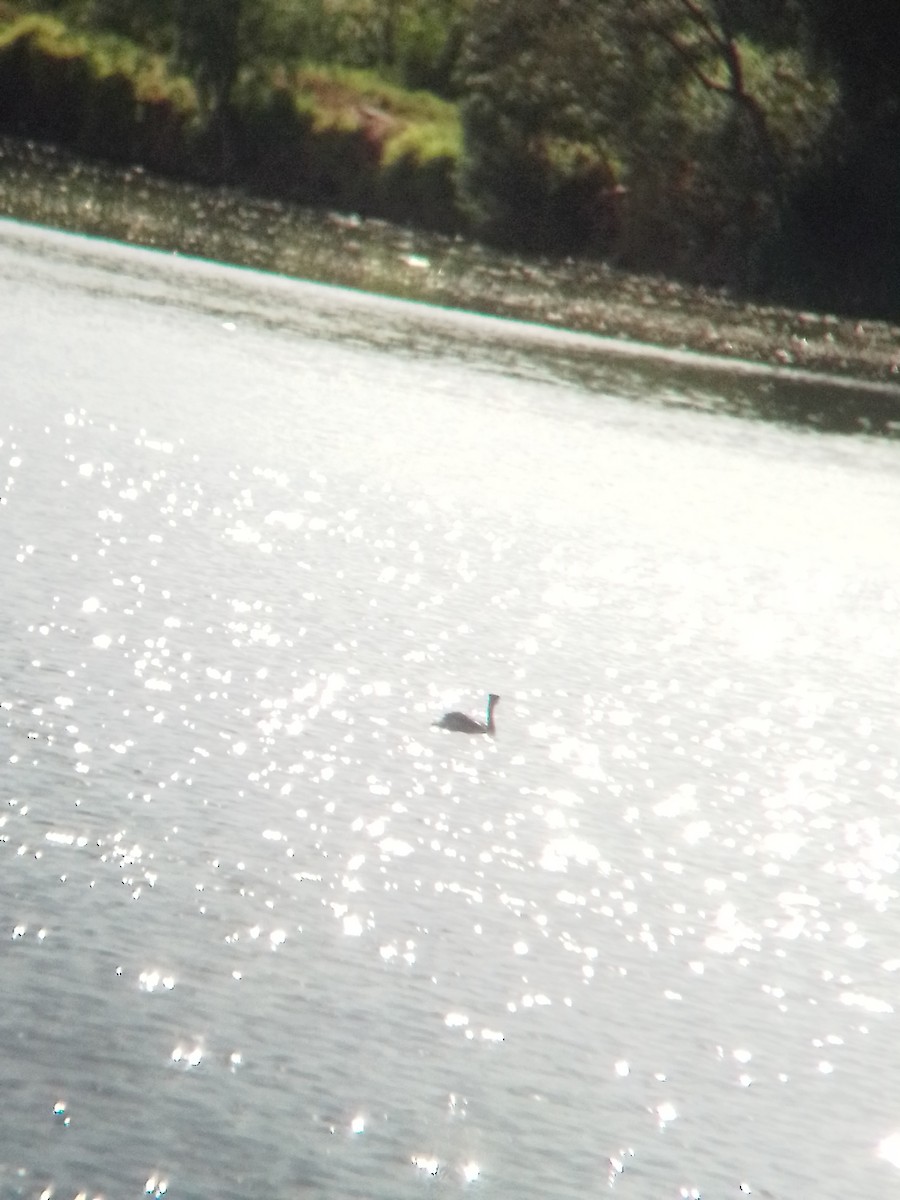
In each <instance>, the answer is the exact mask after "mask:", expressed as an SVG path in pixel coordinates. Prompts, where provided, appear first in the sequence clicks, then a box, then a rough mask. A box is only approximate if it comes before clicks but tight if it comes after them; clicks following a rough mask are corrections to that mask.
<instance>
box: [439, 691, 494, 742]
mask: <svg viewBox="0 0 900 1200" xmlns="http://www.w3.org/2000/svg"><path fill="white" fill-rule="evenodd" d="M499 702H500V697H499V696H495V695H494V693H493V692H491V694H490V695H489V696H488V702H487V720H486V721H476V720H475V719H474V717H470V716H468V715H467V714H466V713H462V712H448V713H444V715H443V716H442V717H441V719H440V720H439V721H432V722H431V723H432V725H436V726H437V727H438V729H450V730H452V731H453V732H454V733H489V734H490V735H491V736H492V737H493V735H494V709H495V708H496V707H497V704H498V703H499Z"/></svg>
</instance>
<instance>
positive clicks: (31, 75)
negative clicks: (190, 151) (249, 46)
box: [0, 16, 196, 170]
mask: <svg viewBox="0 0 900 1200" xmlns="http://www.w3.org/2000/svg"><path fill="white" fill-rule="evenodd" d="M195 111H196V101H195V98H194V93H193V89H192V88H191V86H190V84H189V83H188V82H187V81H186V80H183V79H178V78H173V77H171V76H169V75H168V73H167V72H166V70H165V67H164V64H163V62H162V61H161V60H160V59H159V58H157V57H154V56H152V55H150V54H148V53H147V52H145V51H142V50H140V49H139V48H138V47H136V46H134V45H133V44H130V43H128V42H125V41H123V40H121V39H119V38H115V37H111V36H105V37H101V38H88V37H85V36H82V35H74V34H72V33H71V32H70V31H69V30H67V29H66V27H65V26H64V25H62V24H61V23H60V22H59V21H57V20H54V19H53V18H50V17H42V16H30V17H24V18H22V19H21V20H19V21H16V22H14V23H13V24H12V25H10V26H8V27H7V28H6V29H5V30H4V31H3V32H2V34H0V112H2V114H3V127H4V129H5V130H6V131H7V132H12V133H18V134H21V135H25V136H29V137H38V138H44V139H46V140H48V141H53V142H56V143H58V144H62V145H67V146H71V147H72V148H73V149H76V150H78V151H81V152H82V153H85V154H95V155H99V156H101V157H106V158H110V159H113V160H115V161H122V162H138V161H143V162H146V163H147V164H148V165H150V166H154V167H156V168H157V169H161V170H172V169H176V168H177V166H178V163H179V155H180V148H181V147H182V145H183V140H184V130H185V128H186V127H187V126H188V124H189V123H190V121H191V119H192V117H193V115H194V113H195Z"/></svg>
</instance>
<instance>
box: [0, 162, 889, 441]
mask: <svg viewBox="0 0 900 1200" xmlns="http://www.w3.org/2000/svg"><path fill="white" fill-rule="evenodd" d="M0 213H3V214H5V215H7V216H11V217H15V218H18V219H20V220H25V221H34V222H37V223H40V224H44V225H50V226H55V227H58V228H61V229H69V230H73V231H77V232H83V233H88V234H93V235H96V236H100V237H110V238H115V239H118V240H121V241H125V242H133V243H136V244H141V245H146V246H153V247H156V248H158V249H162V250H169V251H177V252H182V253H188V254H194V255H198V256H201V257H204V258H210V259H216V260H219V261H222V262H232V263H237V264H243V265H248V266H253V267H259V268H262V269H264V270H271V271H277V272H280V273H283V274H287V275H294V276H298V277H301V278H305V279H312V280H320V281H322V282H326V283H336V284H343V285H345V286H348V287H355V288H360V289H363V290H367V291H372V292H378V293H381V294H384V295H391V296H400V297H406V298H410V299H415V300H421V301H426V302H429V303H434V304H441V305H446V306H450V307H458V308H465V309H469V310H472V311H478V312H485V313H493V314H497V315H501V316H508V317H514V318H518V319H521V320H530V321H538V322H542V323H545V324H548V325H553V326H556V327H562V328H569V329H574V330H581V331H585V332H590V333H599V334H605V335H608V336H612V337H617V338H625V339H631V340H635V341H641V342H651V343H654V344H657V345H660V346H663V347H669V348H672V349H689V350H696V351H700V352H703V353H709V354H716V355H723V356H726V357H729V358H735V359H746V360H750V361H753V362H759V363H770V364H772V365H775V366H779V367H784V368H785V369H786V370H788V371H790V369H791V368H792V367H801V368H805V369H807V370H811V371H821V372H829V373H836V374H841V375H845V376H852V377H856V378H859V379H865V380H869V381H873V382H877V383H880V384H883V385H888V387H889V388H890V389H891V395H892V397H893V398H890V397H888V399H887V400H886V405H887V407H886V408H885V410H884V417H883V420H884V422H885V423H887V422H889V421H890V422H892V421H896V420H898V419H900V327H897V326H892V325H888V324H886V323H883V322H877V321H866V322H864V323H860V322H854V321H848V320H843V319H839V318H837V317H833V316H828V315H823V314H815V313H803V312H795V311H792V310H789V309H784V308H776V307H772V306H762V305H748V304H741V303H737V302H735V301H733V300H731V299H729V298H728V297H727V296H726V295H723V294H720V293H715V292H709V291H706V290H704V289H700V288H689V287H684V286H680V285H677V284H672V283H670V282H667V281H665V280H660V279H655V278H648V277H638V276H633V275H628V274H625V273H623V272H619V271H615V270H612V269H611V268H608V267H604V266H602V265H600V264H597V263H586V262H576V261H568V262H553V261H550V260H543V259H522V258H518V257H515V256H513V255H508V254H502V253H500V252H497V251H493V250H489V249H487V248H485V247H483V246H480V245H478V244H475V243H471V242H468V241H466V240H464V239H462V238H460V237H458V236H457V237H448V236H442V235H439V234H433V233H432V234H429V233H426V232H422V231H416V232H413V231H410V230H408V229H403V228H402V227H399V226H394V225H390V224H387V223H385V222H383V221H378V220H366V219H363V218H361V217H359V216H346V215H339V214H337V213H334V212H332V213H318V212H315V211H312V210H309V209H305V208H302V207H299V206H296V205H292V204H288V203H285V202H281V201H268V202H264V201H260V200H254V199H250V198H248V197H246V196H242V195H240V194H237V193H234V192H232V191H229V190H227V189H221V188H220V189H210V188H205V187H201V186H197V185H191V184H186V183H172V182H171V181H167V180H161V179H158V178H155V177H154V176H152V175H150V174H148V173H146V172H144V171H142V170H135V169H127V170H125V169H110V168H104V167H99V166H97V165H96V164H91V163H86V162H84V161H81V160H79V159H77V158H74V157H72V156H71V155H69V154H66V153H63V152H60V151H57V150H52V149H49V148H47V147H42V146H39V145H28V144H26V143H24V142H21V141H17V140H12V139H5V140H0Z"/></svg>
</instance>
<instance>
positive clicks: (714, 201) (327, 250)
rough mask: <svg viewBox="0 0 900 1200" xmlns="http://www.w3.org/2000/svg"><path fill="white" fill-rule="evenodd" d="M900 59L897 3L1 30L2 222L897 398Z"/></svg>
mask: <svg viewBox="0 0 900 1200" xmlns="http://www.w3.org/2000/svg"><path fill="white" fill-rule="evenodd" d="M898 58H900V6H897V5H895V4H892V3H890V2H885V0H860V3H859V4H857V5H855V6H847V5H845V4H843V3H841V0H816V3H813V0H795V2H794V3H792V4H784V3H780V2H779V0H608V2H607V3H605V4H603V5H597V4H596V3H592V2H591V0H566V2H565V3H561V2H560V0H383V2H382V3H374V0H192V2H191V3H189V4H188V3H184V2H183V0H141V2H140V3H139V2H138V0H45V2H43V3H8V2H6V0H0V134H2V135H3V137H2V142H0V211H3V212H4V213H6V214H8V215H10V216H15V217H19V218H22V219H26V220H36V221H40V222H44V223H48V224H55V225H59V226H61V227H64V228H75V229H81V230H85V231H90V232H94V233H99V234H104V235H107V236H112V237H118V238H123V239H125V240H131V241H135V242H142V243H145V244H149V245H158V246H160V247H165V248H167V249H171V250H180V251H184V252H190V253H198V254H201V255H204V256H207V257H218V258H223V259H224V260H225V261H240V262H247V263H249V264H252V265H257V266H262V267H265V268H268V269H275V270H281V271H285V272H287V273H290V274H297V275H301V276H304V277H307V278H316V279H323V280H326V281H331V282H339V283H346V284H349V285H351V286H358V287H364V288H369V289H371V290H375V291H381V292H385V293H388V294H394V295H407V296H411V297H414V298H419V299H424V300H429V301H433V302H435V303H442V304H454V305H460V306H463V307H467V308H471V309H476V310H481V311H489V312H495V313H499V314H503V315H509V316H515V317H521V318H525V319H534V320H538V321H543V322H546V323H549V324H558V325H564V326H566V327H570V328H573V329H581V330H589V331H594V332H600V333H607V334H611V335H614V336H618V337H624V338H628V339H636V340H642V341H645V340H646V341H652V342H656V343H659V344H662V345H665V346H670V347H685V348H691V349H698V350H702V351H706V352H711V353H716V354H723V355H727V356H734V357H741V358H749V359H751V360H755V361H762V362H771V363H774V364H781V365H784V366H791V365H796V366H802V367H806V368H809V369H812V370H827V371H836V372H843V373H852V374H856V375H859V376H864V377H866V378H868V379H871V380H880V381H883V382H886V383H891V382H897V383H898V384H900V328H898V327H897V325H896V324H893V323H892V322H896V321H897V320H898V318H900V72H897V71H895V70H893V69H892V67H891V63H896V61H898ZM100 163H103V164H106V165H105V167H101V166H100V165H94V164H100ZM173 206H174V208H177V214H176V213H175V212H174V208H173ZM300 206H304V207H300ZM310 208H312V209H315V210H317V211H318V214H319V215H316V214H315V213H314V212H313V211H310ZM337 213H342V214H348V215H344V216H337V215H335V214H337ZM192 214H193V215H192ZM328 214H330V215H328ZM173 218H174V219H173ZM386 222H387V223H390V224H386ZM392 226H393V228H392ZM239 228H240V230H241V231H242V232H241V236H240V237H238V236H237V234H238V231H239ZM412 231H414V232H412ZM335 247H337V248H338V249H339V252H338V253H335V252H334V249H335ZM814 310H819V311H825V312H831V313H834V314H836V315H834V316H819V315H816V314H815V312H814Z"/></svg>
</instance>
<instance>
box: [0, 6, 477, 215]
mask: <svg viewBox="0 0 900 1200" xmlns="http://www.w3.org/2000/svg"><path fill="white" fill-rule="evenodd" d="M0 133H4V134H8V135H12V136H14V137H17V138H24V139H34V140H38V141H42V142H48V143H51V144H53V145H55V146H57V147H61V148H63V149H67V150H71V151H72V152H74V153H76V154H78V155H81V156H84V157H88V158H97V159H102V160H105V161H107V162H110V163H113V164H118V165H127V166H133V165H140V166H141V167H144V168H146V169H147V170H149V171H152V172H155V173H158V174H162V175H166V176H169V177H173V178H181V179H188V180H193V181H195V182H201V183H205V184H208V185H227V186H231V187H238V188H244V189H246V190H247V191H248V192H251V193H253V194H254V195H257V196H261V197H265V198H277V199H283V200H289V201H293V202H296V203H302V204H311V205H320V206H326V205H327V206H331V207H335V208H341V209H345V210H352V211H354V212H359V213H362V214H364V215H367V216H379V217H384V218H387V219H390V220H394V221H411V222H414V223H416V224H417V225H421V226H423V227H424V228H428V229H438V230H443V231H445V232H452V231H455V230H458V229H460V228H462V227H463V226H464V224H465V222H464V218H463V216H462V213H461V212H460V209H459V205H458V202H457V194H456V185H455V172H456V164H457V161H458V158H459V153H460V141H461V139H460V129H459V120H458V116H457V112H456V109H455V107H454V106H453V105H452V104H449V103H447V102H446V101H442V100H440V99H439V98H438V97H436V96H433V95H431V94H430V93H425V92H409V91H405V90H403V89H401V88H398V87H394V86H391V85H390V84H389V83H387V82H385V81H384V80H382V79H380V78H379V77H378V76H377V75H375V74H374V73H372V72H366V71H354V70H351V69H347V68H341V67H335V66H330V67H320V66H312V65H309V64H296V65H294V66H290V65H284V64H281V65H260V66H258V67H256V68H254V70H253V71H252V72H249V71H248V72H245V73H244V74H243V75H242V76H241V78H240V79H239V81H238V84H237V86H236V88H235V90H234V94H233V95H232V97H231V99H230V102H229V104H228V106H227V108H226V109H222V110H218V111H209V110H208V108H207V107H206V106H205V105H204V102H203V98H202V97H201V96H199V95H198V92H197V90H196V88H195V85H194V83H193V82H192V81H191V80H190V79H188V78H186V77H183V76H179V75H175V74H173V73H172V71H171V69H170V68H169V66H168V65H167V60H166V59H165V58H163V57H162V56H160V55H154V54H152V53H149V52H148V51H146V50H144V49H142V48H140V47H138V46H136V45H135V44H133V43H131V42H128V41H127V40H126V39H123V38H117V37H112V36H105V35H99V34H96V33H92V34H90V35H87V34H85V33H78V32H74V31H72V30H71V29H69V28H67V27H66V26H65V25H63V24H62V23H61V22H59V21H57V20H54V19H51V18H49V17H45V16H36V15H30V16H25V17H19V18H17V19H14V20H8V21H7V22H6V23H5V24H2V23H0Z"/></svg>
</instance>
